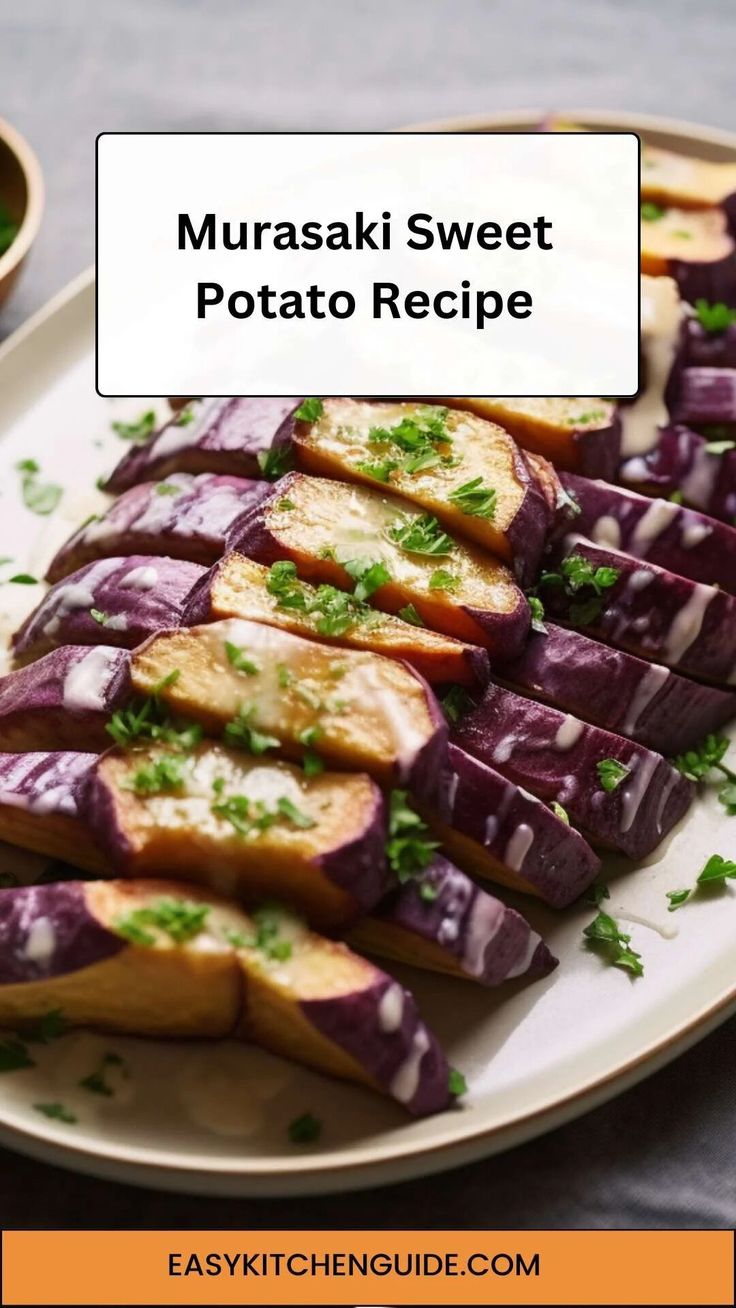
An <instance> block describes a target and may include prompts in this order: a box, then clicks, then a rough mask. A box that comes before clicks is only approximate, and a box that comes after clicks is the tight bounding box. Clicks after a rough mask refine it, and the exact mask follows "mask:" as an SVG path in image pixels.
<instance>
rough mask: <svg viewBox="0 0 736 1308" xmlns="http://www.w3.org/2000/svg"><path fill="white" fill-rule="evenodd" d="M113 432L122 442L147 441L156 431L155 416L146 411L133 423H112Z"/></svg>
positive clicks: (152, 411)
mask: <svg viewBox="0 0 736 1308" xmlns="http://www.w3.org/2000/svg"><path fill="white" fill-rule="evenodd" d="M111 426H112V429H113V431H114V432H115V434H116V435H117V436H119V437H120V439H121V440H124V441H147V440H148V437H149V436H150V435H151V434H152V433H153V432H154V431H155V429H156V414H155V412H154V410H153V409H147V410H146V412H145V413H142V414H141V416H140V418H136V420H135V422H113V423H112V424H111Z"/></svg>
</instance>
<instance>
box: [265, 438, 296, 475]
mask: <svg viewBox="0 0 736 1308" xmlns="http://www.w3.org/2000/svg"><path fill="white" fill-rule="evenodd" d="M291 463H292V450H291V446H290V445H273V446H272V447H271V449H270V450H259V451H258V467H259V468H260V470H261V472H262V473H263V475H264V477H265V478H266V480H267V481H278V479H279V477H283V475H284V473H285V472H288V471H289V469H290V467H291Z"/></svg>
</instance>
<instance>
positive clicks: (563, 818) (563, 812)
mask: <svg viewBox="0 0 736 1308" xmlns="http://www.w3.org/2000/svg"><path fill="white" fill-rule="evenodd" d="M550 808H551V809H552V812H553V813H554V815H555V817H556V818H559V819H560V822H566V823H567V825H568V826H569V825H570V818H569V817H568V813H567V809H566V808H563V807H562V804H558V803H557V800H556V799H553V800H552V803H551V804H550Z"/></svg>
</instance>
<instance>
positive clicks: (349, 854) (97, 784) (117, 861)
mask: <svg viewBox="0 0 736 1308" xmlns="http://www.w3.org/2000/svg"><path fill="white" fill-rule="evenodd" d="M373 789H374V794H373V811H372V812H371V814H370V815H369V816H368V817H367V818H366V821H365V825H364V827H363V830H362V832H361V834H360V835H359V836H358V837H356V838H355V840H353V841H350V842H348V843H346V844H343V845H341V846H339V848H336V849H332V850H329V851H327V852H326V853H325V854H322V855H320V856H319V857H318V858H316V859H315V860H314V866H315V871H319V872H321V873H322V874H323V876H324V877H325V878H326V880H328V881H331V882H332V883H333V884H334V885H336V886H339V887H340V889H341V890H344V891H345V893H346V894H347V895H349V896H350V897H351V899H352V900H353V913H354V916H355V917H357V916H359V915H360V914H361V913H366V912H370V910H371V909H373V908H375V906H376V904H378V903H379V902H380V900H381V899H382V898H383V896H384V895H385V894H386V892H387V890H388V888H389V884H390V877H389V873H388V870H387V867H386V855H385V841H386V808H385V801H384V799H383V796H382V794H381V791H380V790H379V789H378V786H374V788H373ZM82 808H83V815H84V817H85V820H86V822H87V824H88V825H89V827H90V829H91V831H92V833H93V834H94V836H95V837H96V839H97V840H98V841H99V843H100V845H101V847H102V848H103V849H104V851H105V853H106V854H108V855H109V857H110V859H111V862H112V863H113V864H114V866H115V867H116V868H117V869H118V870H119V871H120V873H121V874H122V875H123V876H127V875H131V873H132V869H131V856H132V854H133V853H134V851H133V849H132V846H131V842H130V840H129V838H128V834H127V832H126V830H125V827H124V825H122V823H121V820H120V810H119V808H118V805H117V803H116V792H115V790H114V789H113V787H112V786H111V785H110V784H109V782H108V781H107V780H106V779H105V778H104V777H103V776H101V774H100V772H99V771H98V769H97V768H95V769H93V770H92V772H91V773H90V775H89V780H88V784H87V786H86V787H85V790H84V795H83V801H82ZM174 871H176V869H172V875H173V873H174ZM135 875H136V876H137V875H138V871H137V870H136V871H135ZM142 875H146V874H145V873H143V874H142ZM156 875H158V873H156ZM201 884H202V885H206V884H207V879H206V868H203V876H202V881H201Z"/></svg>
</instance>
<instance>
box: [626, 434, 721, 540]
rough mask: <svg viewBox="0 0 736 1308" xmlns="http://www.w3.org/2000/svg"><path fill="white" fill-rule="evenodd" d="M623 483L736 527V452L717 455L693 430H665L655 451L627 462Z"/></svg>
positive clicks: (707, 439)
mask: <svg viewBox="0 0 736 1308" xmlns="http://www.w3.org/2000/svg"><path fill="white" fill-rule="evenodd" d="M617 480H618V481H621V482H623V483H624V484H625V485H627V486H634V487H635V488H636V489H637V490H640V491H642V492H643V493H644V494H645V495H669V496H674V497H675V498H676V499H677V500H682V501H683V502H684V503H685V504H690V505H692V507H693V508H695V509H701V510H702V512H703V513H708V514H710V515H711V517H713V518H720V519H721V521H723V522H727V523H729V525H732V524H733V523H734V522H735V521H736V449H733V450H732V449H730V448H726V449H724V450H723V452H722V453H721V452H718V453H716V451H715V450H714V448H713V442H712V441H711V440H710V439H709V438H707V437H706V436H701V435H700V433H699V432H695V431H691V429H690V428H689V427H682V426H673V427H665V428H664V429H663V430H662V431H660V433H659V438H658V440H657V444H656V446H655V447H654V448H653V449H652V450H651V451H650V452H649V453H647V454H645V455H634V457H633V458H630V459H626V460H625V461H624V463H623V464H622V465H621V468H620V469H619V475H618V478H617Z"/></svg>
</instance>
